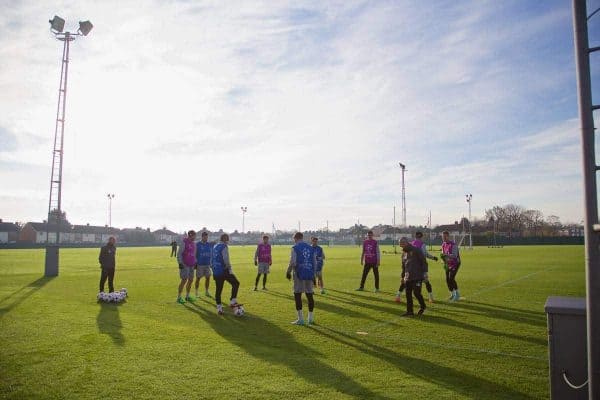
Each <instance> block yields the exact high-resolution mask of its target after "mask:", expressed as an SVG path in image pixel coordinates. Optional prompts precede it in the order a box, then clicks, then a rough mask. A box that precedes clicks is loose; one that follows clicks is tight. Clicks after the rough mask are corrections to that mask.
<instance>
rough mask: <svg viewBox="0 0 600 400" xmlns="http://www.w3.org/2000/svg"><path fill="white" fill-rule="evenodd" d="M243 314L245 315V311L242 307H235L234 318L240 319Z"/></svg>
mask: <svg viewBox="0 0 600 400" xmlns="http://www.w3.org/2000/svg"><path fill="white" fill-rule="evenodd" d="M245 313H246V311H244V307H242V306H239V307H236V308H235V310H233V314H234V315H235V316H236V317H241V316H242V315H244V314H245Z"/></svg>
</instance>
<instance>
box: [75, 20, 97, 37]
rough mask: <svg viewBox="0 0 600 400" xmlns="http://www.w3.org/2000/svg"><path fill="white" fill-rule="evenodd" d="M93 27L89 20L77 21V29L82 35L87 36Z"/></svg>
mask: <svg viewBox="0 0 600 400" xmlns="http://www.w3.org/2000/svg"><path fill="white" fill-rule="evenodd" d="M93 27H94V25H92V23H91V22H90V21H79V30H78V31H79V32H80V33H81V34H82V35H83V36H87V35H88V33H90V31H91V30H92V28H93Z"/></svg>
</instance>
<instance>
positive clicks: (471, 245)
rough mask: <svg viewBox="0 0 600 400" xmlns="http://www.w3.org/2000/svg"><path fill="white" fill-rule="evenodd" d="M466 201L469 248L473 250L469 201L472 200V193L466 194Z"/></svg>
mask: <svg viewBox="0 0 600 400" xmlns="http://www.w3.org/2000/svg"><path fill="white" fill-rule="evenodd" d="M465 197H466V198H467V203H469V250H473V236H472V231H471V201H472V200H473V195H472V194H470V193H469V194H466V195H465Z"/></svg>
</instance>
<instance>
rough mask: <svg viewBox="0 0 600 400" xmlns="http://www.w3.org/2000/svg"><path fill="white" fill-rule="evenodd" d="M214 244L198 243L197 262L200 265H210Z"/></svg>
mask: <svg viewBox="0 0 600 400" xmlns="http://www.w3.org/2000/svg"><path fill="white" fill-rule="evenodd" d="M213 246H214V244H213V243H210V242H206V243H203V242H196V262H197V263H198V265H210V257H211V253H212V248H213Z"/></svg>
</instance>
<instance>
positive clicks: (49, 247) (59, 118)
mask: <svg viewBox="0 0 600 400" xmlns="http://www.w3.org/2000/svg"><path fill="white" fill-rule="evenodd" d="M49 22H50V31H51V32H52V33H53V34H54V36H55V37H56V39H57V40H60V41H61V42H63V55H62V66H61V70H60V87H59V89H58V107H57V110H56V125H55V127H54V150H53V151H52V172H51V175H50V196H49V198H50V199H49V201H48V224H47V225H46V263H45V276H57V275H58V249H59V246H60V226H61V219H62V208H61V205H62V203H61V200H62V170H63V143H64V138H65V111H66V102H67V75H68V72H69V44H70V43H71V42H72V41H73V40H75V39H76V38H77V37H78V36H87V35H88V33H90V31H91V30H92V28H93V27H94V26H93V25H92V23H91V22H90V21H80V22H79V29H77V32H75V33H72V32H63V30H64V27H65V20H64V19H62V18H61V17H59V16H57V15H55V16H54V18H53V19H51V20H50V21H49ZM53 212H54V213H56V224H55V226H54V228H55V230H56V243H54V244H52V243H50V240H49V239H48V236H49V235H48V231H49V230H50V222H51V220H52V213H53Z"/></svg>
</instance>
